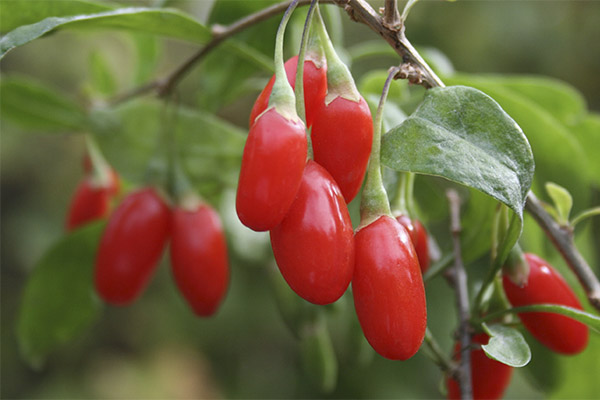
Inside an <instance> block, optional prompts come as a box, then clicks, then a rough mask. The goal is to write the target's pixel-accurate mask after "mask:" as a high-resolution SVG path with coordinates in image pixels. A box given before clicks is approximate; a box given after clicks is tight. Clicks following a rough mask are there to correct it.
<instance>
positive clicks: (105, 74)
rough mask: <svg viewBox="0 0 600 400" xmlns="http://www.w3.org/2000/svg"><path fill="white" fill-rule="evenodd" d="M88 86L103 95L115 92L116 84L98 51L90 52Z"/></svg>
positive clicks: (105, 61) (104, 59)
mask: <svg viewBox="0 0 600 400" xmlns="http://www.w3.org/2000/svg"><path fill="white" fill-rule="evenodd" d="M89 65H90V80H89V82H90V87H91V89H92V90H93V91H94V92H97V93H99V94H101V95H103V96H110V95H111V94H114V93H115V90H116V88H117V84H116V82H115V78H114V76H113V74H112V71H111V70H110V67H109V65H108V62H107V60H106V58H105V57H104V56H103V55H102V53H100V52H99V51H94V52H92V53H91V54H90V61H89Z"/></svg>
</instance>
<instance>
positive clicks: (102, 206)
mask: <svg viewBox="0 0 600 400" xmlns="http://www.w3.org/2000/svg"><path fill="white" fill-rule="evenodd" d="M94 158H95V160H96V162H95V163H93V162H92V161H91V158H90V156H89V155H87V154H86V156H85V157H84V160H83V169H84V172H85V176H84V178H83V180H82V181H81V182H80V183H79V185H77V189H76V190H75V193H74V194H73V198H72V199H71V205H70V206H69V211H68V213H67V220H66V223H65V225H66V228H67V230H68V231H72V230H73V229H75V228H77V227H79V226H81V225H84V224H87V223H89V222H93V221H96V220H99V219H102V218H105V217H107V216H108V213H109V211H110V203H111V200H112V199H113V198H114V197H115V196H117V195H118V193H119V190H120V186H121V185H120V182H119V176H118V175H117V173H116V172H115V171H114V170H113V169H112V168H111V167H110V166H109V165H108V164H107V163H106V161H104V159H103V158H102V157H101V156H100V155H99V153H96V154H95V155H94Z"/></svg>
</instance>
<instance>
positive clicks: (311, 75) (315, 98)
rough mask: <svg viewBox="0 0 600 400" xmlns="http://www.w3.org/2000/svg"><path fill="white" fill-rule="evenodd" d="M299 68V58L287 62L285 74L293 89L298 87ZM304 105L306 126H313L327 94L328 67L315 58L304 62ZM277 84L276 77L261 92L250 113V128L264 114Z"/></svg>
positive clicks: (308, 58) (307, 58) (295, 57)
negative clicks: (297, 71)
mask: <svg viewBox="0 0 600 400" xmlns="http://www.w3.org/2000/svg"><path fill="white" fill-rule="evenodd" d="M297 67H298V56H294V57H292V58H290V59H289V60H287V61H286V62H285V72H286V76H287V79H288V82H289V83H290V85H291V86H292V88H295V87H296V69H297ZM303 80H304V84H303V86H304V104H305V107H306V126H307V127H310V126H312V121H313V118H314V114H315V111H316V109H317V108H318V107H319V106H320V104H321V103H322V102H323V101H324V99H325V94H326V93H327V66H326V64H325V63H324V61H319V60H317V59H315V58H311V57H308V55H307V57H306V59H305V61H304V74H303ZM274 83H275V75H273V77H272V78H271V80H270V81H269V83H267V86H265V88H264V89H263V90H262V92H260V94H259V95H258V98H257V99H256V101H255V102H254V106H253V107H252V111H251V112H250V122H249V126H250V127H252V125H253V124H254V122H255V121H256V117H258V116H259V115H260V114H261V113H263V112H264V111H265V110H266V109H267V107H268V104H269V96H271V91H272V90H273V84H274Z"/></svg>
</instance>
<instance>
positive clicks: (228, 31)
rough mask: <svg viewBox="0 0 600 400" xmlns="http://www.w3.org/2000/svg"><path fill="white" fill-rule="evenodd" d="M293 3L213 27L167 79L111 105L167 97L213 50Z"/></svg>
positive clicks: (305, 2)
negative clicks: (153, 94) (152, 95)
mask: <svg viewBox="0 0 600 400" xmlns="http://www.w3.org/2000/svg"><path fill="white" fill-rule="evenodd" d="M291 2H292V1H291V0H287V1H284V2H281V3H277V4H274V5H272V6H270V7H267V8H264V9H262V10H260V11H257V12H256V13H254V14H250V15H247V16H246V17H244V18H242V19H240V20H238V21H236V22H234V23H232V24H231V25H228V26H221V25H215V26H213V27H212V32H213V38H212V39H211V40H210V41H209V42H208V43H206V45H205V46H204V47H203V48H202V49H200V50H199V51H198V52H196V53H195V54H194V55H192V56H191V57H190V58H188V59H187V60H186V61H184V62H183V64H181V65H180V66H178V67H177V68H176V69H175V70H174V71H172V72H171V73H170V74H169V75H167V76H166V77H165V78H162V79H157V80H154V81H152V82H148V83H146V84H144V85H142V86H140V87H137V88H135V89H133V90H131V91H129V92H126V93H123V94H121V95H119V96H117V97H115V98H114V99H113V100H112V101H111V102H110V103H111V104H112V105H117V104H120V103H123V102H124V101H127V100H130V99H132V98H134V97H138V96H141V95H144V94H149V93H151V92H153V91H156V93H157V94H158V95H159V96H161V97H164V96H167V95H168V94H169V93H171V92H172V91H173V89H174V88H175V87H176V86H177V84H178V83H179V81H181V79H183V78H184V77H185V76H186V75H187V74H188V73H189V72H190V70H191V69H192V68H193V67H194V66H195V65H196V64H197V63H198V62H199V61H200V60H202V59H203V58H204V57H206V56H207V55H208V54H209V53H210V52H211V51H212V50H214V49H215V48H216V47H218V46H219V45H220V44H221V43H222V42H223V41H224V40H226V39H228V38H230V37H232V36H234V35H235V34H237V33H240V32H242V31H244V30H246V29H248V28H249V27H251V26H254V25H256V24H258V23H260V22H262V21H264V20H266V19H269V18H271V17H272V16H274V15H278V14H281V13H282V12H284V11H285V10H286V9H287V8H288V6H289V5H290V3H291ZM310 2H311V0H299V1H298V6H305V5H308V4H310ZM320 2H321V3H332V2H333V0H321V1H320Z"/></svg>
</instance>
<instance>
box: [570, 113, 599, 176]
mask: <svg viewBox="0 0 600 400" xmlns="http://www.w3.org/2000/svg"><path fill="white" fill-rule="evenodd" d="M571 129H572V131H573V132H574V133H575V136H576V138H577V140H578V141H579V143H580V144H581V147H582V148H583V151H584V152H585V154H586V155H587V160H588V162H589V168H590V170H591V171H596V173H592V174H591V179H592V180H593V181H594V183H595V184H596V186H598V187H600V173H598V172H597V171H600V157H598V149H600V114H598V113H591V114H588V115H587V116H586V117H585V118H584V119H583V120H581V121H579V122H578V123H577V124H576V125H574V126H572V128H571Z"/></svg>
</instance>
